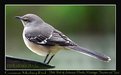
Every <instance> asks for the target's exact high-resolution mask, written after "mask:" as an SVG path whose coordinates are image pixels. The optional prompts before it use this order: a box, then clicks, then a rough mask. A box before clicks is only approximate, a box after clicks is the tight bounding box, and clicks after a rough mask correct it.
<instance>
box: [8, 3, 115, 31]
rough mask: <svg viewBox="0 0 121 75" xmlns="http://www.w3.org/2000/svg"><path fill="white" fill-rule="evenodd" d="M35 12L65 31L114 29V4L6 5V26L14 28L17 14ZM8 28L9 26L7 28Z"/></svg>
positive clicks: (16, 25)
mask: <svg viewBox="0 0 121 75" xmlns="http://www.w3.org/2000/svg"><path fill="white" fill-rule="evenodd" d="M28 13H33V14H37V15H38V16H40V17H41V18H42V19H43V20H44V21H45V22H47V23H49V24H51V25H53V26H54V27H56V28H58V29H59V30H61V31H63V32H66V33H88V32H90V33H108V32H113V33H114V31H115V7H114V6H71V5H68V6H54V5H53V6H46V5H45V6H41V5H40V6H19V5H18V6H12V5H11V6H6V16H7V17H6V19H7V22H6V23H7V24H9V25H8V26H7V27H8V28H9V27H12V28H13V29H15V28H16V27H18V28H20V27H21V26H18V24H16V23H18V21H17V20H16V19H15V18H14V16H17V15H25V14H28ZM9 29H10V28H9ZM17 30H19V29H17Z"/></svg>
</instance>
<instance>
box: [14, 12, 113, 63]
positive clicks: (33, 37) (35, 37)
mask: <svg viewBox="0 0 121 75" xmlns="http://www.w3.org/2000/svg"><path fill="white" fill-rule="evenodd" d="M16 18H18V19H20V20H21V22H22V23H23V26H24V30H23V40H24V42H25V44H26V46H27V47H28V48H29V49H30V50H31V51H33V52H34V53H36V54H38V55H41V56H46V58H45V60H44V63H46V64H49V62H50V61H51V59H52V58H53V56H54V55H55V54H56V53H57V52H58V51H59V50H61V49H62V48H67V49H72V50H74V51H77V52H80V53H83V54H86V55H88V56H91V57H94V58H97V59H99V60H102V61H106V62H108V61H110V60H111V59H110V57H108V56H106V55H104V54H101V53H97V52H95V51H92V50H89V49H86V48H83V47H80V46H79V45H78V44H76V43H75V42H73V41H72V40H70V39H69V38H68V37H67V36H66V35H64V34H63V33H62V32H60V31H59V30H57V29H55V28H54V27H52V26H51V25H50V24H48V23H46V22H44V21H43V20H42V19H41V18H40V17H39V16H37V15H35V14H26V15H24V16H16ZM49 54H51V55H50V56H51V57H50V58H48V57H49ZM47 59H48V61H47Z"/></svg>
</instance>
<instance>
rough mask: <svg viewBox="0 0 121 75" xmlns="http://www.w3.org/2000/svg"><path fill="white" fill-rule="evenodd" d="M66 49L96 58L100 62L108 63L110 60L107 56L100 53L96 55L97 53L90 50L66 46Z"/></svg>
mask: <svg viewBox="0 0 121 75" xmlns="http://www.w3.org/2000/svg"><path fill="white" fill-rule="evenodd" d="M67 48H69V49H72V50H75V51H78V52H80V53H83V54H85V55H88V56H91V57H94V58H97V59H99V60H102V61H106V62H109V61H110V60H111V58H110V57H109V56H107V55H104V54H102V53H98V52H95V51H92V50H89V49H86V48H82V47H80V46H68V47H67Z"/></svg>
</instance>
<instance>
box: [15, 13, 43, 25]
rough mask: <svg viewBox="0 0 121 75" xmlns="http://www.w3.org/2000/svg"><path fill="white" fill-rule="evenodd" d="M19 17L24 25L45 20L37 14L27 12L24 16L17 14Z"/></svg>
mask: <svg viewBox="0 0 121 75" xmlns="http://www.w3.org/2000/svg"><path fill="white" fill-rule="evenodd" d="M16 18H17V19H20V20H21V21H22V23H23V25H24V26H26V25H27V24H29V25H31V24H32V23H38V22H39V23H43V22H44V21H43V20H42V19H41V18H40V17H39V16H37V15H35V14H26V15H24V16H16Z"/></svg>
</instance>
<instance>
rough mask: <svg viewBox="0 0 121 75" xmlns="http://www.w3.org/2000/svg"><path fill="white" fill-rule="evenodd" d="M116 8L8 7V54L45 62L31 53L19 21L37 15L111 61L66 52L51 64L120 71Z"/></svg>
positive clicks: (71, 67)
mask: <svg viewBox="0 0 121 75" xmlns="http://www.w3.org/2000/svg"><path fill="white" fill-rule="evenodd" d="M115 10H116V8H115V5H98V6H97V5H6V9H5V11H6V22H5V23H6V51H5V53H6V55H10V56H14V57H19V58H25V59H30V60H35V61H39V62H42V61H43V60H44V58H45V57H41V56H39V55H36V54H35V53H33V52H31V51H30V50H29V49H28V48H27V47H26V46H25V44H24V42H23V38H22V30H23V25H22V23H21V22H20V21H19V20H17V19H15V16H21V15H24V14H28V13H33V14H36V15H38V16H40V17H41V18H42V19H43V20H44V21H45V22H47V23H49V24H51V25H52V26H54V27H55V28H57V29H58V30H60V31H62V32H63V33H64V34H66V35H67V36H68V37H69V38H70V39H72V40H73V41H75V42H76V43H78V44H79V45H80V46H82V47H85V48H88V49H91V50H95V51H97V52H101V53H104V54H106V55H108V56H110V57H111V59H112V60H111V61H110V62H108V63H107V62H102V61H99V60H96V59H93V58H91V57H88V56H86V55H83V54H80V53H77V52H74V51H71V50H70V51H68V50H62V51H60V52H58V53H57V54H56V55H55V57H54V58H53V60H52V61H51V63H50V64H51V65H55V66H56V68H55V69H65V70H68V69H73V70H75V69H78V70H105V69H106V70H107V69H108V70H112V69H113V70H114V69H116V47H115V26H116V25H115V13H116V12H115Z"/></svg>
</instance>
